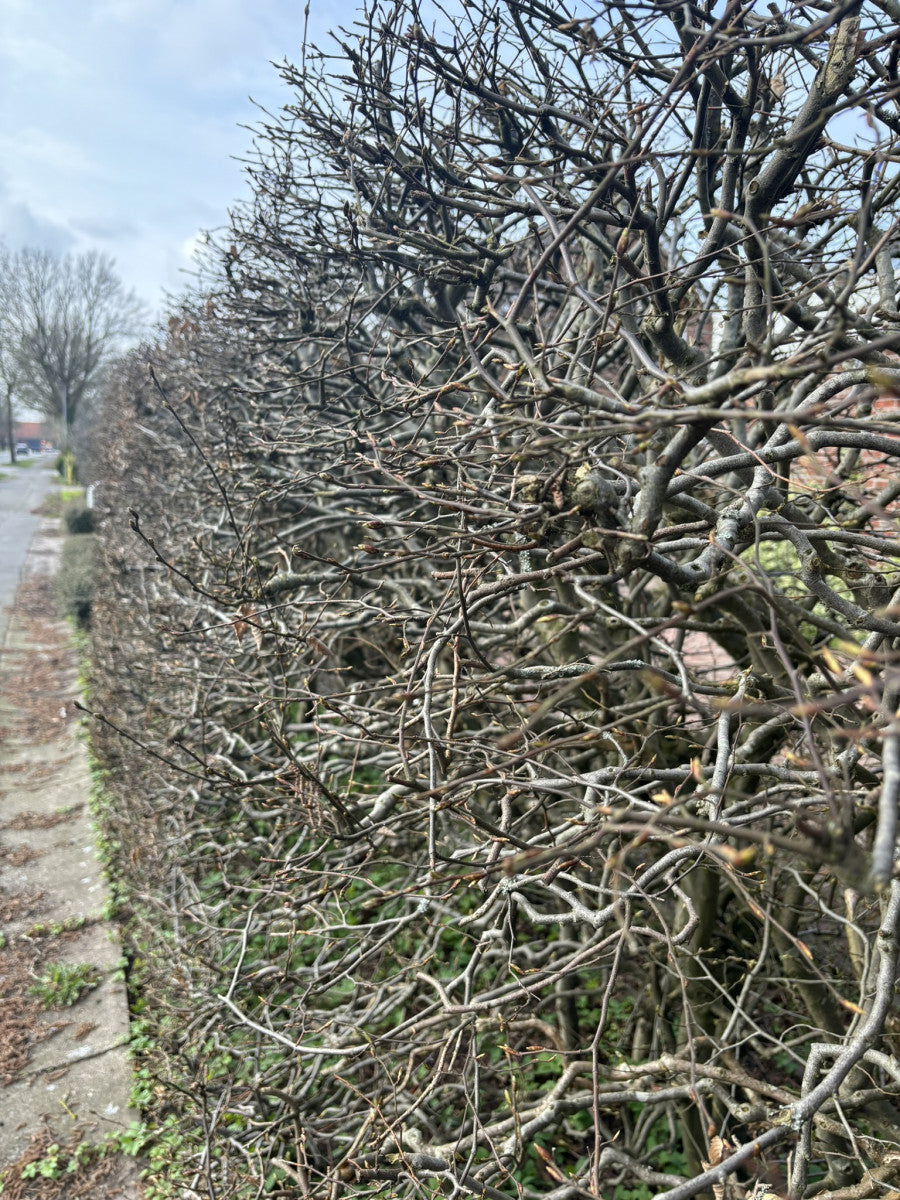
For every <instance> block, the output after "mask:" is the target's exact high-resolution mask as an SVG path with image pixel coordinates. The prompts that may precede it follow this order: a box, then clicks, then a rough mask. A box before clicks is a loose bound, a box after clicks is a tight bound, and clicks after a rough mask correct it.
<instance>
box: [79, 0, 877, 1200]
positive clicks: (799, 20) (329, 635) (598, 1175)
mask: <svg viewBox="0 0 900 1200" xmlns="http://www.w3.org/2000/svg"><path fill="white" fill-rule="evenodd" d="M895 10H896V5H895V4H894V3H893V0H884V2H883V3H881V2H875V0H870V2H866V3H864V4H847V3H840V4H837V5H835V6H833V7H828V6H827V5H824V4H823V5H818V4H816V5H805V6H803V7H802V8H801V7H795V8H791V9H790V10H787V11H786V12H785V13H784V14H781V13H780V12H776V11H775V9H774V6H773V7H772V10H771V11H769V10H766V11H765V12H764V13H755V12H754V11H752V10H749V9H746V8H743V7H741V6H739V5H736V4H729V5H727V6H726V7H725V8H724V9H719V8H713V7H712V6H709V7H703V6H699V5H695V4H693V3H685V4H676V3H668V2H663V0H653V2H647V3H641V4H637V3H635V4H632V3H625V4H616V5H609V6H606V5H602V4H598V5H595V6H592V7H579V8H577V9H572V10H571V11H569V10H568V9H566V8H565V7H563V6H560V5H553V6H546V5H543V4H541V3H539V2H538V0H508V2H507V3H503V4H501V5H500V6H499V7H497V8H495V7H494V6H493V5H490V6H489V5H486V4H482V3H481V0H469V2H468V3H466V4H465V5H464V6H463V7H462V8H461V9H460V10H459V11H457V10H456V9H454V10H452V11H449V12H444V11H442V10H440V9H439V8H437V7H428V8H426V7H425V6H419V5H417V4H415V3H413V0H397V3H395V4H393V5H378V6H376V7H375V8H373V9H372V11H371V12H370V13H369V14H368V15H366V16H364V17H361V18H360V20H359V22H358V23H357V24H356V25H355V26H354V27H353V29H352V30H351V31H348V32H347V33H346V34H344V35H341V36H340V37H339V38H338V39H337V41H336V43H335V46H334V47H333V48H332V50H330V51H329V52H328V53H317V52H316V51H315V49H314V48H313V47H307V48H306V50H305V51H304V54H303V58H302V59H301V61H300V62H299V63H298V64H297V65H296V66H291V65H285V66H284V68H283V73H284V75H285V78H286V79H287V80H288V81H289V82H290V83H291V84H292V86H293V96H294V98H293V100H292V102H291V104H290V105H289V106H288V108H287V109H286V110H285V111H284V112H282V113H280V114H277V115H272V116H270V117H268V118H266V120H265V121H264V122H263V123H262V126H261V129H260V132H259V138H258V142H257V151H256V155H255V157H254V159H253V162H252V165H251V168H250V172H251V178H252V183H253V199H252V202H250V203H249V204H247V205H246V206H244V207H242V208H239V209H238V210H237V211H236V213H235V214H234V215H233V217H232V226H231V229H230V231H229V233H228V235H227V236H226V237H225V238H224V239H223V240H222V242H221V244H220V245H218V246H215V247H213V249H212V250H211V257H210V261H209V264H208V277H207V281H206V286H205V289H204V294H203V295H202V296H200V297H198V298H197V299H196V301H190V302H187V303H186V304H185V305H184V306H183V308H182V309H181V310H179V311H178V312H177V313H175V314H173V316H172V318H171V320H170V323H169V328H168V331H167V335H166V336H165V337H164V338H162V339H161V340H160V342H159V344H157V345H154V346H152V347H149V348H146V349H145V350H144V351H141V352H140V353H138V354H136V355H134V356H133V357H132V359H131V360H130V361H128V362H127V363H126V364H125V365H124V366H123V368H122V370H121V371H120V372H119V374H118V376H117V378H116V380H115V381H114V383H113V385H112V388H111V390H110V394H109V396H108V401H107V429H108V432H109V437H108V443H107V446H106V448H105V450H104V455H103V458H104V461H103V464H102V468H101V475H102V479H101V486H100V488H99V493H98V494H99V497H100V510H101V515H102V520H101V522H100V533H99V538H100V542H101V545H102V553H101V557H102V564H101V569H100V570H101V577H100V581H99V596H98V597H97V598H96V599H95V603H94V627H95V632H94V654H95V662H96V667H95V679H94V706H95V709H96V711H97V713H98V714H99V715H98V717H97V720H96V721H95V740H96V743H97V745H98V747H99V749H100V750H101V752H102V754H103V756H104V760H105V762H106V764H107V765H108V767H109V769H110V772H111V782H110V792H111V796H112V799H113V804H114V811H113V814H112V817H111V823H112V828H113V830H114V833H115V835H116V836H117V837H118V839H119V841H120V843H121V858H122V862H123V864H124V866H123V869H125V870H127V871H128V872H129V874H130V878H131V886H132V889H133V892H134V893H135V894H136V895H137V896H138V897H139V900H140V903H139V905H138V907H139V908H140V911H141V914H142V919H143V920H144V922H145V926H146V927H147V928H149V927H150V926H153V927H154V931H155V936H158V937H159V938H160V939H161V942H162V944H163V945H164V947H165V950H164V957H163V958H162V959H158V961H160V962H162V963H163V965H164V966H165V968H166V970H165V974H166V975H167V990H166V995H165V999H164V1005H163V1007H164V1008H165V1011H166V1012H167V1013H168V1018H167V1020H168V1025H167V1026H166V1028H167V1030H168V1033H167V1037H168V1041H167V1042H166V1045H167V1052H168V1054H169V1066H168V1067H167V1068H166V1070H167V1072H170V1074H167V1075H166V1079H167V1081H168V1085H170V1086H171V1085H174V1084H177V1085H178V1086H179V1087H185V1086H187V1085H185V1083H184V1081H185V1080H186V1079H188V1080H190V1081H191V1082H190V1089H189V1094H188V1095H187V1098H186V1100H184V1101H183V1103H182V1111H183V1118H182V1119H183V1121H184V1128H185V1129H186V1130H190V1131H191V1133H192V1135H196V1136H197V1147H196V1156H195V1158H194V1159H192V1160H190V1170H191V1171H192V1172H193V1175H192V1179H193V1186H194V1187H195V1188H196V1189H197V1190H198V1191H199V1192H201V1193H202V1187H203V1186H207V1187H209V1188H212V1189H213V1191H212V1192H210V1194H216V1195H221V1196H225V1195H232V1194H234V1195H236V1194H244V1192H242V1191H241V1189H242V1188H243V1189H245V1191H246V1194H255V1191H254V1189H255V1188H257V1187H264V1186H268V1187H270V1188H274V1189H275V1191H276V1192H279V1191H280V1194H284V1195H297V1194H303V1195H306V1194H315V1195H317V1196H318V1195H322V1196H324V1195H326V1194H327V1195H329V1196H338V1195H343V1194H347V1193H352V1194H354V1195H360V1196H375V1195H380V1194H382V1193H388V1194H391V1195H402V1196H411V1195H414V1194H422V1195H425V1194H427V1195H431V1194H433V1193H434V1192H435V1190H436V1189H438V1190H440V1191H442V1192H444V1193H446V1194H447V1195H450V1196H456V1195H457V1194H463V1195H474V1196H488V1197H493V1198H495V1200H500V1198H501V1197H510V1196H525V1197H535V1196H539V1195H540V1196H552V1197H553V1198H554V1200H564V1198H568V1197H574V1196H579V1195H593V1196H597V1197H600V1196H613V1197H615V1198H616V1200H647V1198H649V1197H650V1196H665V1197H666V1200H683V1198H686V1197H689V1196H693V1195H699V1194H704V1195H714V1196H715V1197H716V1200H721V1198H722V1197H723V1196H724V1195H725V1194H726V1191H727V1193H728V1194H729V1195H731V1196H741V1195H744V1194H750V1193H751V1192H753V1191H754V1189H755V1191H759V1192H761V1191H767V1192H769V1191H770V1192H774V1193H775V1194H776V1195H787V1194H790V1195H791V1196H794V1197H800V1196H804V1195H816V1196H821V1197H828V1198H829V1200H838V1198H840V1200H850V1198H851V1197H852V1198H853V1200H865V1198H866V1197H869V1196H878V1195H881V1194H882V1192H883V1191H885V1190H888V1189H890V1188H891V1187H895V1186H896V1183H897V1179H898V1176H900V1145H898V1140H900V1139H898V1134H897V1130H898V1127H900V1123H898V1117H900V1109H898V1086H900V1061H898V1058H897V1052H898V1036H900V1029H898V1024H897V1017H896V1012H895V1008H894V995H895V984H896V972H897V951H898V928H900V925H898V923H900V890H898V882H897V879H896V878H895V874H896V816H897V800H898V791H900V725H898V722H897V717H896V713H897V705H898V700H900V695H898V673H897V646H898V638H900V591H898V588H900V576H898V571H897V525H896V507H895V501H896V497H897V496H898V494H900V483H898V480H897V476H896V469H897V450H898V442H897V437H896V433H895V429H896V412H897V404H896V397H897V395H898V388H900V363H898V360H897V356H896V349H897V347H898V345H900V314H898V308H897V285H896V278H895V272H894V259H893V256H894V253H895V248H896V245H897V227H896V221H895V218H894V213H895V212H896V209H897V181H898V174H897V161H898V159H897V150H898V131H900V124H898V122H900V113H898V107H897V97H898V94H900V90H898V89H900V85H898V81H897V56H898V51H900V35H898V32H897V28H898V17H900V12H898V11H895ZM148 365H149V367H150V370H149V371H148V369H147V368H148ZM174 1094H175V1093H174V1092H173V1093H170V1098H171V1097H174ZM267 1180H268V1184H266V1181H267ZM723 1188H724V1189H726V1190H725V1191H723V1190H722V1189H723Z"/></svg>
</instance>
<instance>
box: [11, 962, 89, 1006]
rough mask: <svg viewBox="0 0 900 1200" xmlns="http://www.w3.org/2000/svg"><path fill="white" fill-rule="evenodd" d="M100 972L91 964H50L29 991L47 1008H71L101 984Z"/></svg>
mask: <svg viewBox="0 0 900 1200" xmlns="http://www.w3.org/2000/svg"><path fill="white" fill-rule="evenodd" d="M101 978H102V976H101V974H100V971H99V970H98V969H97V968H96V967H95V966H92V965H91V963H50V964H49V965H48V966H47V967H45V968H44V971H43V974H42V975H40V976H39V978H38V980H37V982H36V983H34V984H32V986H31V987H30V988H29V989H28V991H29V992H30V993H31V995H33V996H37V997H38V999H39V1000H40V1002H41V1003H42V1004H43V1005H44V1007H45V1008H71V1006H72V1005H73V1004H77V1003H78V1001H79V1000H80V999H81V997H82V996H83V995H85V994H86V993H87V992H90V991H93V989H94V988H95V987H97V985H98V984H99V983H100V980H101Z"/></svg>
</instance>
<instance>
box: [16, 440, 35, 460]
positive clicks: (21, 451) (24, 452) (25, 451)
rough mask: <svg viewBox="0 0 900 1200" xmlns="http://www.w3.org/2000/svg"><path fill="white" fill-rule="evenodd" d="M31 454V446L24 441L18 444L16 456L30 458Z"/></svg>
mask: <svg viewBox="0 0 900 1200" xmlns="http://www.w3.org/2000/svg"><path fill="white" fill-rule="evenodd" d="M30 454H31V448H30V447H29V446H26V445H25V443H24V442H19V443H18V445H17V446H16V458H28V456H29V455H30Z"/></svg>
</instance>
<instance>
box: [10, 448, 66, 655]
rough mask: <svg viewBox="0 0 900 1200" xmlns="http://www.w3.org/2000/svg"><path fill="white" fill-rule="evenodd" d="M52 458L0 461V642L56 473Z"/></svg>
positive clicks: (56, 476) (57, 477) (56, 477)
mask: <svg viewBox="0 0 900 1200" xmlns="http://www.w3.org/2000/svg"><path fill="white" fill-rule="evenodd" d="M52 464H53V458H52V457H47V458H38V459H35V460H33V462H32V465H31V466H28V467H11V466H9V465H8V464H5V465H0V475H2V476H3V478H2V479H0V646H2V645H3V643H4V642H5V640H6V631H7V628H8V625H9V606H10V605H11V604H12V602H13V597H14V596H15V594H16V585H17V584H18V582H19V574H20V572H21V570H22V565H23V563H24V562H25V555H26V553H27V552H28V545H29V543H30V541H31V539H32V537H33V535H34V532H35V530H36V529H37V527H38V522H39V520H40V518H39V517H38V516H36V515H35V512H34V510H35V509H36V508H39V507H40V505H41V503H42V502H43V499H44V497H45V495H46V494H47V491H48V490H49V488H50V486H51V484H52V483H53V482H54V480H58V479H59V476H58V475H57V474H56V472H55V471H54V470H53V465H52Z"/></svg>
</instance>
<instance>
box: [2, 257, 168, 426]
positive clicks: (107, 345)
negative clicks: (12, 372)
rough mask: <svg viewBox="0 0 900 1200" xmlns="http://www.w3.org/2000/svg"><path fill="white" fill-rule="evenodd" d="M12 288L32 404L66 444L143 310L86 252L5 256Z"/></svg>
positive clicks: (111, 271) (108, 263)
mask: <svg viewBox="0 0 900 1200" xmlns="http://www.w3.org/2000/svg"><path fill="white" fill-rule="evenodd" d="M7 266H8V270H9V272H10V275H11V276H12V277H14V278H15V280H16V286H17V296H16V305H17V316H16V323H17V326H18V329H19V361H20V363H21V365H22V367H23V370H24V373H25V380H26V382H27V389H28V395H29V402H30V403H31V404H32V405H33V406H34V407H35V408H37V409H39V410H40V411H41V412H44V413H46V414H47V416H49V417H54V418H56V419H58V420H59V421H60V427H61V429H62V435H63V440H64V441H65V440H67V439H68V431H69V428H70V427H71V425H72V423H73V422H74V421H75V418H76V416H77V415H78V413H79V411H80V410H81V409H83V408H85V407H86V406H87V405H88V404H89V403H90V401H91V400H92V398H93V397H94V396H95V395H96V394H97V392H98V390H99V389H100V387H101V386H102V384H103V382H104V381H105V378H106V373H107V371H108V369H109V366H110V363H111V362H112V361H113V359H114V358H115V356H116V355H117V354H120V353H121V352H122V350H123V349H124V345H125V340H126V339H127V338H129V337H134V336H135V335H136V334H137V333H139V332H140V329H141V326H142V324H143V323H144V319H145V318H144V310H143V306H142V305H141V303H140V301H139V300H138V299H137V296H136V295H135V294H134V292H130V291H127V290H126V289H125V287H124V286H123V284H122V281H121V280H120V279H119V277H118V275H117V274H116V272H115V267H114V263H113V261H112V259H110V258H107V257H105V256H104V255H102V254H98V253H97V252H96V251H90V252H88V253H86V254H80V255H75V256H73V255H65V256H64V257H62V258H60V257H58V256H57V255H54V254H51V253H50V252H49V251H46V250H34V249H25V250H22V251H19V252H18V253H17V254H14V255H11V256H8V263H7Z"/></svg>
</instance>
